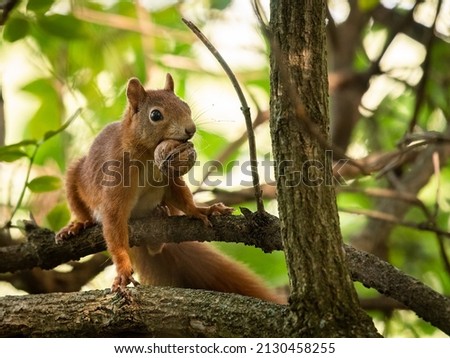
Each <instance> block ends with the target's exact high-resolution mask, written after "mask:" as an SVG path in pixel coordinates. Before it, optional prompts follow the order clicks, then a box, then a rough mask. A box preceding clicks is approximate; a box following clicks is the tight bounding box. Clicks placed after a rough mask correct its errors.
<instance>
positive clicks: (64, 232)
mask: <svg viewBox="0 0 450 358" xmlns="http://www.w3.org/2000/svg"><path fill="white" fill-rule="evenodd" d="M94 225H95V223H94V222H93V221H90V220H86V221H84V222H81V221H72V222H71V223H70V224H69V225H67V226H64V227H63V228H62V229H61V230H59V231H58V233H57V234H56V236H55V241H56V242H58V243H59V242H62V241H64V240H66V239H67V238H69V237H71V236H76V235H78V234H79V233H80V232H81V231H83V230H84V229H87V228H88V227H91V226H94Z"/></svg>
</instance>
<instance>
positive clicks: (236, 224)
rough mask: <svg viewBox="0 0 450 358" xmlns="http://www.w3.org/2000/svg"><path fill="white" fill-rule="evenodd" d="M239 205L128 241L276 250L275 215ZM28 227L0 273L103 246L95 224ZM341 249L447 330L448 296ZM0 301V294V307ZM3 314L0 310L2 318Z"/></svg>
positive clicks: (169, 223) (5, 254)
mask: <svg viewBox="0 0 450 358" xmlns="http://www.w3.org/2000/svg"><path fill="white" fill-rule="evenodd" d="M241 210H242V212H243V213H244V215H243V216H217V217H214V216H213V217H211V222H212V224H213V227H212V228H211V227H205V226H204V225H203V224H202V223H201V222H200V221H197V220H192V219H189V218H187V217H184V216H180V217H149V218H145V219H139V220H135V221H133V222H131V223H130V245H132V246H134V245H141V244H143V243H144V242H152V243H163V242H176V243H180V242H183V241H192V240H196V241H223V242H237V241H238V242H241V243H244V244H246V245H253V246H256V247H259V248H261V249H262V250H263V251H265V252H271V251H274V250H281V249H282V244H281V237H280V223H279V219H278V218H277V217H275V216H272V215H269V214H267V213H266V214H263V215H261V214H260V213H250V212H249V211H248V210H247V209H241ZM28 231H29V234H28V241H27V242H26V243H23V244H18V245H14V246H8V247H2V248H0V272H8V271H17V270H23V269H29V268H32V267H35V266H38V267H41V268H44V269H50V268H53V267H55V266H57V265H59V264H61V263H64V262H67V261H70V260H77V259H79V258H80V257H83V256H85V255H88V254H92V253H96V252H98V251H102V250H105V248H106V247H105V243H104V240H103V237H102V231H101V227H99V226H95V227H92V228H89V229H86V230H85V231H83V232H82V233H81V234H80V235H78V236H77V237H73V238H72V239H70V240H67V241H66V242H63V243H62V244H56V243H55V242H54V233H53V232H52V231H50V230H48V229H40V228H34V229H32V228H28ZM345 251H346V254H347V264H348V265H349V269H350V272H351V275H352V277H353V279H354V280H356V281H360V282H361V283H363V284H364V285H365V286H367V287H372V288H375V289H377V290H378V291H379V292H381V293H383V294H385V295H386V296H389V297H392V298H395V299H396V300H397V301H399V302H401V303H402V304H404V305H405V306H407V307H409V308H410V309H411V310H413V311H414V312H416V313H417V314H418V315H419V316H420V317H421V318H423V319H424V320H426V321H428V322H430V323H431V324H432V325H434V326H435V327H438V328H439V329H441V330H442V331H444V332H445V333H447V334H450V300H449V299H448V298H446V297H444V296H442V295H441V294H439V293H437V292H435V291H434V290H432V289H431V288H429V287H427V286H426V285H424V284H423V283H421V282H420V281H418V280H416V279H414V278H412V277H410V276H408V275H406V274H404V273H402V272H401V271H399V270H398V269H396V268H395V267H393V266H392V265H390V264H389V263H387V262H384V261H382V260H380V259H378V258H377V257H375V256H373V255H371V254H367V253H364V252H361V251H358V250H356V249H354V248H351V247H349V246H345ZM180 292H181V291H180ZM50 297H53V296H50ZM2 300H3V299H0V308H1V304H2V303H1V302H2ZM0 312H1V310H0ZM9 313H10V314H11V312H9ZM6 316H7V314H6V313H5V315H4V317H6ZM0 317H1V316H0ZM0 331H1V330H0ZM91 332H92V331H91ZM111 334H112V333H111Z"/></svg>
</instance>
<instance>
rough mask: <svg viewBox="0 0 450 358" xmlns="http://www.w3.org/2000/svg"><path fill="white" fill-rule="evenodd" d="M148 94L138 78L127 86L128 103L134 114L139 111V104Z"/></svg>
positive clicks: (130, 81)
mask: <svg viewBox="0 0 450 358" xmlns="http://www.w3.org/2000/svg"><path fill="white" fill-rule="evenodd" d="M145 96H146V92H145V89H144V87H143V86H142V84H141V82H139V80H138V79H137V78H136V77H133V78H131V79H130V80H129V81H128V85H127V98H128V103H129V104H130V106H131V108H133V111H134V112H137V111H138V108H139V103H140V102H142V101H143V100H144V98H145Z"/></svg>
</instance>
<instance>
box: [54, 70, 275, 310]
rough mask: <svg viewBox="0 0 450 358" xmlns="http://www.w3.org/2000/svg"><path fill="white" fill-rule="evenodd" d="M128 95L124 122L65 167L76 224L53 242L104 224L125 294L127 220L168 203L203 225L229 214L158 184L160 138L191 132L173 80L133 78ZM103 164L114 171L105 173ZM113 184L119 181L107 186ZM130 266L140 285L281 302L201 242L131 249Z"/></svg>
mask: <svg viewBox="0 0 450 358" xmlns="http://www.w3.org/2000/svg"><path fill="white" fill-rule="evenodd" d="M127 98H128V106H127V109H126V111H125V114H124V116H123V119H122V121H121V122H115V123H112V124H110V125H108V126H107V127H105V128H104V129H103V131H102V132H101V133H100V134H99V135H98V136H97V138H96V139H95V141H94V143H93V144H92V146H91V148H90V151H89V153H88V155H87V156H85V157H83V158H81V159H79V160H78V161H76V162H75V163H74V164H73V165H72V166H71V167H70V169H69V170H68V173H67V180H66V189H67V198H68V202H69V206H70V208H71V210H72V212H73V214H74V216H75V217H76V221H75V222H74V223H71V224H69V225H68V226H67V227H66V228H64V229H62V230H61V231H60V232H59V233H58V234H57V239H64V238H67V237H69V236H71V235H74V234H76V233H77V232H79V231H80V230H81V229H82V228H84V227H86V226H89V225H91V224H92V223H93V222H96V221H101V222H102V224H103V235H104V237H105V240H106V243H107V248H108V251H109V253H110V254H111V257H112V260H113V262H114V264H115V266H116V271H117V276H116V278H115V279H114V282H113V285H112V290H113V291H121V290H124V289H125V286H127V285H128V284H129V283H134V284H137V282H136V281H135V280H134V278H133V276H132V275H133V265H132V263H131V259H130V248H129V245H128V220H129V219H130V218H138V217H145V216H147V215H149V214H150V213H151V212H152V211H153V210H154V209H155V207H156V206H157V205H159V204H161V203H164V204H165V205H167V207H168V208H169V210H170V212H171V214H179V213H180V212H181V213H184V214H186V215H189V216H192V217H195V218H199V219H201V220H202V221H203V222H204V223H205V224H207V225H210V223H209V220H208V218H207V217H208V215H211V214H227V213H230V212H231V211H232V209H231V208H228V207H226V206H225V205H223V204H215V205H212V206H210V207H206V208H200V207H197V206H196V205H195V203H194V200H193V196H192V193H191V192H190V190H189V188H188V187H187V186H186V184H185V182H184V180H183V179H182V178H174V179H172V180H167V179H166V180H163V179H164V178H163V176H162V174H161V173H160V172H159V170H155V166H154V164H153V158H154V157H153V156H154V150H155V148H156V146H157V145H158V144H159V143H160V142H161V141H163V140H166V139H175V140H178V141H182V142H183V141H187V140H189V139H190V138H191V137H192V136H193V134H194V133H195V124H194V122H193V121H192V118H191V111H190V109H189V106H188V105H187V104H186V103H185V102H183V101H182V100H181V99H180V98H178V97H177V96H176V95H175V93H174V84H173V79H172V77H171V76H170V75H169V74H168V75H167V78H166V85H165V88H164V89H162V90H151V91H146V90H145V89H144V88H143V87H142V85H141V84H140V82H139V81H138V80H137V79H135V78H133V79H131V80H130V81H129V82H128V87H127ZM153 110H159V111H160V112H161V113H162V115H163V116H164V118H163V119H162V120H159V121H153V120H150V118H149V116H150V113H151V112H152V111H153ZM111 161H113V162H111ZM107 162H109V163H110V166H108V168H109V170H111V168H112V169H113V170H114V173H113V172H111V171H110V172H108V173H107V175H105V170H104V169H105V167H104V164H105V163H107ZM111 163H112V164H111ZM111 165H112V166H111ZM102 168H103V170H102ZM118 175H119V176H118ZM120 175H121V176H120ZM113 179H114V180H117V179H120V181H119V182H113V181H110V180H113ZM105 181H106V185H105ZM108 184H114V185H108ZM133 261H134V267H135V268H136V271H137V272H138V274H139V276H140V279H141V280H142V282H144V283H150V284H154V285H170V286H180V287H190V288H203V289H210V290H217V291H224V292H235V293H239V294H243V295H248V296H254V297H259V298H262V299H265V300H269V301H274V302H280V299H279V298H278V297H277V296H276V295H274V294H272V293H271V292H270V290H268V289H267V288H266V287H265V285H264V283H263V282H262V281H261V279H259V278H258V277H257V276H256V275H254V274H253V273H251V272H250V271H249V270H248V269H246V268H245V267H244V266H243V265H240V264H238V263H236V262H234V261H232V260H231V259H229V258H226V257H225V256H223V255H222V254H220V253H219V252H217V251H216V250H214V249H213V248H211V247H210V246H208V245H206V244H200V243H196V242H189V243H183V244H179V245H176V244H165V245H162V246H161V245H160V246H156V247H153V246H151V245H150V246H149V247H139V248H134V249H133Z"/></svg>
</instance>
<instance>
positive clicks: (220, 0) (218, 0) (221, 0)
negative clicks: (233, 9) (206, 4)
mask: <svg viewBox="0 0 450 358" xmlns="http://www.w3.org/2000/svg"><path fill="white" fill-rule="evenodd" d="M230 5H231V0H211V9H216V10H225V9H226V8H227V7H228V6H230Z"/></svg>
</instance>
